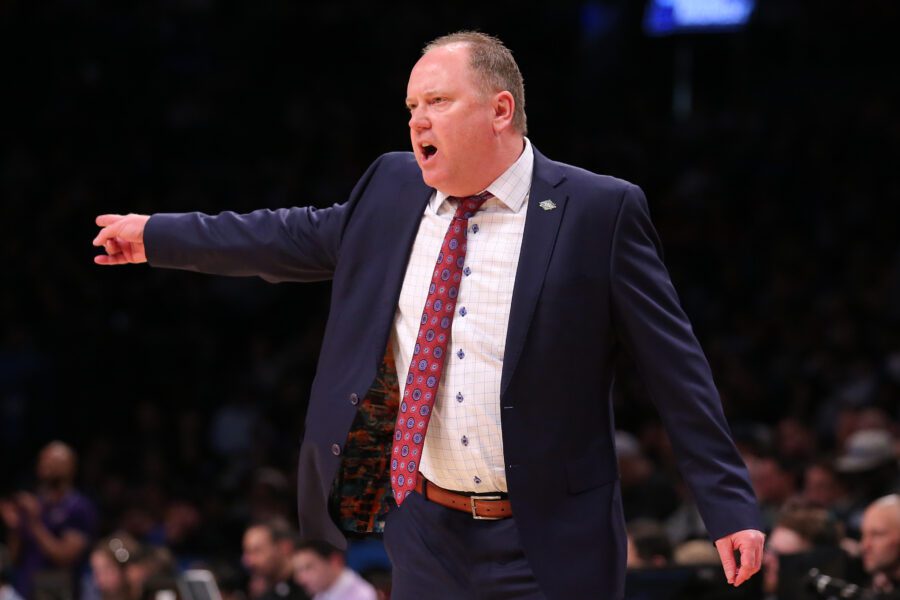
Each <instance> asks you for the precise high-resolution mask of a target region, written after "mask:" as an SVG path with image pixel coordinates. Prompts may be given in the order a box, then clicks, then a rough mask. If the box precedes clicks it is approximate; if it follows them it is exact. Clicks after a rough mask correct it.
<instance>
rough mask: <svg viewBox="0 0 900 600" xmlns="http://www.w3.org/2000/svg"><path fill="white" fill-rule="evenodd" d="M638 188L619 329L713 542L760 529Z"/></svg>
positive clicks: (617, 282)
mask: <svg viewBox="0 0 900 600" xmlns="http://www.w3.org/2000/svg"><path fill="white" fill-rule="evenodd" d="M661 254H662V252H661V245H660V242H659V238H658V237H657V234H656V231H655V230H654V228H653V225H652V223H651V222H650V216H649V213H648V210H647V201H646V199H645V197H644V194H643V192H642V191H641V190H640V188H638V187H636V186H633V185H630V186H629V187H628V188H627V189H626V190H625V192H624V198H623V201H622V205H621V208H620V210H619V215H618V218H617V223H616V227H615V233H614V236H613V248H612V254H611V261H612V264H611V266H610V268H611V274H612V296H613V297H612V301H613V302H612V307H613V308H612V310H613V313H614V314H613V317H614V323H615V326H616V328H617V333H618V335H619V337H620V339H621V340H622V341H623V343H624V345H625V346H626V348H627V350H628V351H629V352H630V354H631V356H632V357H633V359H634V361H635V363H636V365H637V369H638V372H639V374H640V377H641V379H642V380H643V381H644V383H645V385H646V387H647V390H648V392H649V394H650V396H651V398H652V400H653V402H654V403H655V405H656V407H657V409H658V410H659V412H660V415H661V416H662V419H663V423H664V425H665V427H666V430H667V432H668V434H669V437H670V438H671V441H672V445H673V448H674V450H675V453H676V457H677V460H678V465H679V469H680V471H681V473H682V475H683V477H684V478H685V480H686V481H687V483H688V485H689V486H690V488H691V490H692V492H693V494H694V497H695V500H696V502H697V506H698V508H699V510H700V514H701V515H702V516H703V520H704V522H705V523H706V527H707V530H708V531H709V534H710V537H711V538H712V539H714V540H715V539H718V538H720V537H723V536H725V535H728V534H730V533H734V532H735V531H740V530H742V529H761V519H760V516H759V509H758V507H757V504H756V498H755V495H754V493H753V489H752V487H751V485H750V481H749V477H748V475H747V470H746V467H745V466H744V463H743V461H742V459H741V457H740V454H739V453H738V452H737V449H736V448H735V446H734V443H733V441H732V439H731V432H730V430H729V428H728V424H727V423H726V421H725V415H724V413H723V410H722V403H721V401H720V399H719V395H718V392H717V391H716V388H715V385H714V383H713V378H712V373H711V372H710V368H709V364H708V362H707V360H706V357H705V356H704V354H703V351H702V350H701V348H700V344H699V343H698V342H697V339H696V337H695V336H694V332H693V330H692V328H691V324H690V322H689V321H688V318H687V316H686V315H685V314H684V311H683V310H682V309H681V305H680V303H679V301H678V296H677V294H676V292H675V288H674V287H673V286H672V282H671V280H670V278H669V274H668V272H667V270H666V267H665V265H664V264H663V261H662V258H661Z"/></svg>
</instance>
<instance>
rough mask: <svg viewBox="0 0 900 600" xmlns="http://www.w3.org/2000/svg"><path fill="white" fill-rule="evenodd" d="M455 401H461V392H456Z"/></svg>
mask: <svg viewBox="0 0 900 600" xmlns="http://www.w3.org/2000/svg"><path fill="white" fill-rule="evenodd" d="M456 401H457V402H462V401H463V395H462V392H456Z"/></svg>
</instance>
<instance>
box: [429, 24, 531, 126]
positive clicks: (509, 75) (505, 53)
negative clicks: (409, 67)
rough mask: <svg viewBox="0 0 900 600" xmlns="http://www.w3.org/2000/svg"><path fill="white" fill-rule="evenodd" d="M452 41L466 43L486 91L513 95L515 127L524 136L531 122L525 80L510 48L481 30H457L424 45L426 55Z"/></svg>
mask: <svg viewBox="0 0 900 600" xmlns="http://www.w3.org/2000/svg"><path fill="white" fill-rule="evenodd" d="M450 44H467V45H468V47H469V52H470V56H469V68H471V69H472V72H473V73H474V74H475V76H476V78H477V79H478V83H479V84H480V85H481V87H482V88H483V89H484V90H485V91H486V92H487V93H496V92H503V91H507V92H509V93H510V94H512V97H513V102H514V103H515V108H514V112H513V122H512V124H513V127H515V129H516V130H517V131H518V132H519V133H521V134H522V135H525V134H527V133H528V121H527V119H526V117H525V82H524V80H523V79H522V73H521V72H520V71H519V65H517V64H516V60H515V59H514V58H513V55H512V52H510V50H509V48H507V47H506V46H505V45H503V42H501V41H500V40H499V39H497V38H496V37H494V36H492V35H488V34H486V33H481V32H479V31H457V32H456V33H450V34H448V35H442V36H441V37H439V38H437V39H434V40H432V41H430V42H428V43H427V44H425V47H424V48H422V54H427V53H428V52H431V51H432V50H434V49H435V48H440V47H441V46H449V45H450Z"/></svg>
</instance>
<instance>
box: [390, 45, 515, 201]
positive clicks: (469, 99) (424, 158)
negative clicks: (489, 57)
mask: <svg viewBox="0 0 900 600" xmlns="http://www.w3.org/2000/svg"><path fill="white" fill-rule="evenodd" d="M406 106H407V108H408V109H409V113H410V118H409V135H410V141H411V142H412V147H413V152H414V153H415V156H416V162H418V164H419V168H420V169H421V170H422V177H423V179H424V180H425V183H426V184H427V185H429V186H431V187H433V188H437V189H438V190H440V191H442V192H445V193H447V194H449V195H451V196H468V195H471V194H477V193H478V192H480V191H482V190H483V189H484V188H485V187H487V186H488V185H490V183H491V181H492V180H493V178H492V177H491V174H492V173H493V172H494V169H495V167H496V165H497V161H498V159H497V156H496V153H497V150H496V148H497V140H496V135H495V131H494V116H495V113H494V108H493V104H492V96H491V95H490V94H487V93H485V92H484V91H483V90H482V89H481V88H480V86H479V85H478V84H477V82H476V80H475V76H474V75H473V73H472V71H471V69H470V68H469V48H468V46H467V44H460V43H456V44H449V45H447V46H441V47H439V48H435V49H434V50H431V51H430V52H428V53H427V54H425V55H424V56H423V57H422V58H421V59H419V62H417V63H416V65H415V66H414V67H413V70H412V73H410V76H409V84H408V86H407V90H406ZM426 144H428V145H430V148H431V149H428V148H426ZM432 149H433V150H432ZM500 172H502V171H500ZM499 175H500V173H497V174H496V175H494V177H496V176H499Z"/></svg>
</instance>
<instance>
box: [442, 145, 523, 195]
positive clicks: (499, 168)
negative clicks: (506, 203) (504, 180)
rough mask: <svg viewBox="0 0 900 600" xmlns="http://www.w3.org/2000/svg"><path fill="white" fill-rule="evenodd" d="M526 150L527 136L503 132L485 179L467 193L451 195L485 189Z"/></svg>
mask: <svg viewBox="0 0 900 600" xmlns="http://www.w3.org/2000/svg"><path fill="white" fill-rule="evenodd" d="M524 150H525V137H524V136H523V135H522V134H520V133H508V134H501V135H500V136H499V138H498V140H497V152H496V154H495V155H494V156H495V157H496V158H495V159H494V160H493V161H491V166H492V168H491V169H489V170H488V171H487V172H486V173H485V176H484V180H483V181H479V182H478V184H477V188H478V189H475V190H472V191H471V192H469V193H466V194H450V195H451V196H457V197H463V196H472V195H474V194H477V193H479V192H481V191H483V190H484V189H485V188H487V186H489V185H491V184H492V183H493V182H494V181H496V180H497V178H498V177H500V176H501V175H503V174H504V173H505V172H506V170H507V169H509V168H510V167H511V166H512V165H513V164H514V163H515V162H516V161H517V160H519V157H520V156H522V152H523V151H524Z"/></svg>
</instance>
